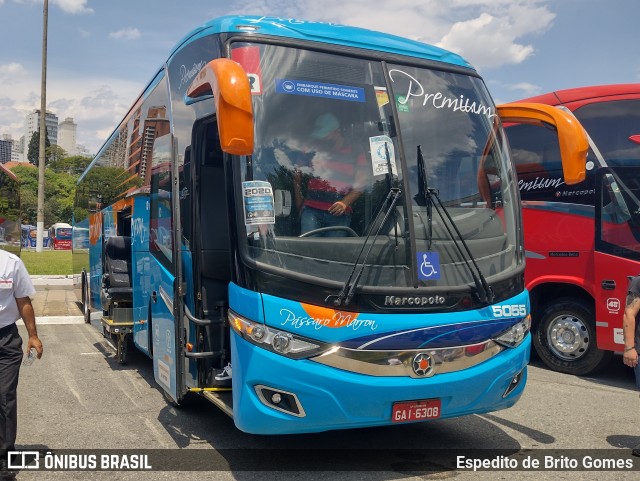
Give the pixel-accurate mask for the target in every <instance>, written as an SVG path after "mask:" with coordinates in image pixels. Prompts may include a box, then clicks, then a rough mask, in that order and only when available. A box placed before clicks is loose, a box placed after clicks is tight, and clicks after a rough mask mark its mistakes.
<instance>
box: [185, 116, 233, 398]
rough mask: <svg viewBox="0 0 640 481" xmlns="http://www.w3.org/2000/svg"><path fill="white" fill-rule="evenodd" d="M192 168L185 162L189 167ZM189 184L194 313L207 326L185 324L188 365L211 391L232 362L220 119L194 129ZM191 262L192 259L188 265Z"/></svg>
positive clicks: (189, 278) (194, 379)
mask: <svg viewBox="0 0 640 481" xmlns="http://www.w3.org/2000/svg"><path fill="white" fill-rule="evenodd" d="M186 165H187V164H186V163H185V166H186ZM187 174H188V176H189V178H188V182H186V183H185V187H187V186H188V187H187V189H186V191H187V192H188V193H189V195H185V196H183V197H184V199H183V200H181V202H182V205H183V208H182V209H181V215H182V220H183V225H184V230H183V235H184V237H185V239H187V241H188V242H189V245H190V247H191V249H190V252H189V256H185V262H184V272H185V284H186V285H187V286H188V287H187V292H186V294H187V296H186V299H185V302H187V304H189V305H191V306H193V307H192V308H191V310H192V314H193V315H194V316H195V317H196V319H202V320H205V322H195V321H192V320H188V321H185V322H186V323H187V324H186V326H185V328H186V330H187V340H188V342H189V343H191V345H192V346H193V352H192V353H188V354H187V355H188V356H189V358H190V359H191V362H190V363H189V366H188V371H189V376H191V380H187V382H188V383H192V384H193V385H194V386H198V387H207V382H208V381H210V380H211V373H212V371H215V370H219V369H221V368H222V367H224V365H225V364H226V363H227V362H229V361H230V357H229V356H230V348H229V331H228V325H227V322H226V306H227V305H228V285H229V281H230V280H231V245H230V239H231V233H230V227H229V226H230V219H229V208H228V205H227V204H228V202H227V197H228V190H227V183H226V179H225V170H224V155H223V152H222V149H221V147H220V139H219V137H218V127H217V123H216V122H215V117H209V118H206V119H203V120H201V121H199V122H198V123H196V124H195V125H194V128H193V137H192V144H191V149H190V162H189V168H188V171H187V170H185V177H186V175H187ZM187 259H188V260H187Z"/></svg>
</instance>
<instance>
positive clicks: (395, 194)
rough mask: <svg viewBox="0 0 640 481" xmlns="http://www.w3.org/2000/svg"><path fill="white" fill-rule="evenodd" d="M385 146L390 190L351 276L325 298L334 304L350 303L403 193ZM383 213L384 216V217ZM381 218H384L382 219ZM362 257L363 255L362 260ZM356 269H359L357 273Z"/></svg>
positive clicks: (371, 226) (368, 233) (370, 229)
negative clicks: (331, 300)
mask: <svg viewBox="0 0 640 481" xmlns="http://www.w3.org/2000/svg"><path fill="white" fill-rule="evenodd" d="M384 148H385V152H386V157H387V180H388V185H389V192H388V193H387V197H386V198H385V200H384V202H383V203H382V205H381V206H380V208H379V209H378V213H377V214H376V216H375V218H374V220H373V222H372V223H371V224H369V229H368V231H367V236H366V237H365V239H364V242H363V243H362V247H361V248H360V252H359V253H358V257H356V260H355V262H354V263H353V266H352V268H351V272H350V273H349V277H347V280H346V281H345V282H344V284H343V285H342V289H340V292H339V293H338V295H337V296H333V295H331V296H327V298H326V299H325V302H328V301H329V299H331V298H333V297H335V299H334V301H333V305H334V306H341V305H345V306H348V305H349V303H350V302H351V299H353V296H354V294H355V290H356V287H357V285H358V282H359V281H360V277H362V273H363V271H364V268H365V266H366V263H367V259H368V258H369V254H370V253H371V250H372V249H373V246H374V245H375V243H376V239H377V238H378V235H380V231H381V230H382V227H383V226H384V225H385V224H386V223H387V219H388V218H389V215H390V214H391V212H395V206H396V204H397V202H398V199H399V198H400V196H401V195H402V190H400V189H399V188H398V187H393V171H392V170H391V155H390V154H389V147H388V145H387V144H386V142H385V145H384ZM383 215H384V217H382V216H383ZM381 218H382V220H381V221H380V219H381ZM396 224H397V222H396ZM376 226H377V227H376ZM374 227H376V231H375V234H373V241H372V242H371V243H370V244H369V239H370V238H371V235H372V231H373V228H374ZM395 229H396V245H397V243H398V233H397V226H396V228H395ZM367 244H369V249H368V250H367V253H366V254H365V255H364V257H362V253H363V252H364V249H365V247H367ZM360 257H362V261H360ZM359 264H360V269H359V270H358V265H359ZM356 270H358V273H357V274H356ZM354 275H355V278H354ZM352 280H353V282H352Z"/></svg>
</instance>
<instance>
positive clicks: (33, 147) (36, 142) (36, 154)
mask: <svg viewBox="0 0 640 481" xmlns="http://www.w3.org/2000/svg"><path fill="white" fill-rule="evenodd" d="M44 145H45V152H46V149H47V148H49V147H50V146H51V142H49V133H48V132H47V131H46V130H45V134H44ZM27 159H29V163H30V164H33V165H38V161H39V159H40V131H39V130H37V131H35V132H34V133H33V135H32V136H31V140H30V141H29V150H28V151H27ZM45 162H46V157H45Z"/></svg>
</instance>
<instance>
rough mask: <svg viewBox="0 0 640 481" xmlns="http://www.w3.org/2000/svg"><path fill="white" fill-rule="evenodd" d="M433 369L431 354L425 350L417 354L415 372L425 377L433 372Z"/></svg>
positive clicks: (414, 362) (414, 360)
mask: <svg viewBox="0 0 640 481" xmlns="http://www.w3.org/2000/svg"><path fill="white" fill-rule="evenodd" d="M432 370H433V362H432V361H431V356H430V355H429V354H425V353H423V352H421V353H419V354H416V356H415V357H414V358H413V372H415V373H416V375H418V376H420V377H424V376H427V375H428V374H431V371H432Z"/></svg>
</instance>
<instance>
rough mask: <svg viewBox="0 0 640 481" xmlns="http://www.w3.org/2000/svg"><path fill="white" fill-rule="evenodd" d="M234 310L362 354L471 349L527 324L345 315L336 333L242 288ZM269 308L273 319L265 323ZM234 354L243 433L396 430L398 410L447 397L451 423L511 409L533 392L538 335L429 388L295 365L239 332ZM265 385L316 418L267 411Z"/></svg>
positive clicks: (460, 315) (488, 318) (234, 292)
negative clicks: (530, 375)
mask: <svg viewBox="0 0 640 481" xmlns="http://www.w3.org/2000/svg"><path fill="white" fill-rule="evenodd" d="M229 302H230V306H229V307H230V308H231V309H232V310H234V311H235V312H236V313H238V314H240V315H242V316H244V317H247V318H249V319H251V320H254V321H258V322H264V323H266V324H267V325H269V326H271V327H274V328H277V329H282V330H283V331H288V332H292V333H295V334H297V335H300V336H304V337H308V338H311V339H317V340H322V341H325V342H329V343H335V344H336V345H340V346H344V347H349V348H354V349H356V348H359V347H360V348H362V347H363V346H366V347H367V348H370V349H382V350H384V349H400V350H402V349H425V348H429V347H434V348H435V347H447V346H460V345H469V344H474V343H479V342H483V341H486V340H487V339H490V338H492V337H495V336H496V335H497V334H499V333H501V332H503V331H504V330H506V329H507V328H509V327H510V326H512V325H513V324H514V323H516V322H518V321H519V320H520V319H521V318H522V316H519V317H505V318H494V316H493V315H492V313H493V310H492V309H491V307H487V308H483V309H480V310H475V311H461V312H454V313H444V314H443V313H437V314H436V313H434V314H402V315H398V314H362V315H359V314H357V313H350V314H351V316H346V315H345V313H340V312H338V313H337V314H336V316H337V317H335V318H334V319H338V321H339V322H337V323H335V322H334V323H333V324H334V325H333V326H332V327H329V326H328V325H327V322H325V319H319V318H312V317H311V316H310V315H309V314H308V313H307V312H306V311H305V308H306V309H309V306H305V305H303V304H301V303H299V302H294V301H290V300H286V299H279V298H276V297H273V296H268V295H260V294H258V293H255V292H251V291H247V290H245V289H242V288H240V287H238V286H236V285H235V284H230V287H229ZM499 305H504V306H507V305H509V306H513V305H521V306H525V309H526V312H527V313H528V312H529V296H528V292H526V291H525V292H522V293H521V294H519V295H517V296H515V297H513V298H511V299H508V300H506V301H504V302H501V303H500V304H499ZM262 309H264V319H260V318H259V317H256V316H258V313H259V312H260V311H261V310H262ZM322 311H323V309H322V308H321V309H320V310H319V311H315V312H322ZM326 311H331V310H326ZM501 312H504V311H502V310H501ZM358 319H359V320H360V323H358V322H357V321H358ZM342 321H344V322H342ZM231 345H232V359H233V410H234V421H235V423H236V425H237V426H238V428H240V429H241V430H243V431H246V432H250V433H255V434H285V433H302V432H316V431H325V430H330V429H341V428H351V427H366V426H380V425H387V424H392V420H391V410H392V405H393V403H395V402H400V401H411V400H419V399H432V398H439V399H440V400H441V402H442V414H441V418H448V417H455V416H461V415H466V414H472V413H483V412H489V411H495V410H499V409H505V408H507V407H510V406H512V405H513V404H514V403H515V402H516V401H517V400H518V398H519V397H520V395H521V394H522V391H523V389H524V385H525V381H526V365H527V363H528V362H529V354H530V350H531V336H530V335H527V337H526V338H525V340H524V341H523V342H522V344H520V345H519V346H517V347H516V348H506V349H505V350H504V351H502V352H501V353H499V354H498V355H496V356H494V357H492V358H491V359H489V360H487V361H485V362H483V363H481V364H479V365H477V366H473V367H471V368H468V369H465V370H462V371H458V372H452V373H444V374H437V375H435V376H433V377H431V378H422V379H413V378H409V377H376V376H367V375H363V374H357V373H353V372H347V371H343V370H339V369H335V368H333V367H329V366H325V365H322V364H319V363H316V362H314V361H312V360H308V359H306V360H292V359H289V358H287V357H285V356H281V355H278V354H275V353H273V352H270V351H267V350H265V349H263V348H260V347H257V346H255V345H253V344H251V343H248V342H247V341H245V340H244V339H242V338H241V337H239V336H238V335H237V334H235V333H234V332H232V336H231ZM523 370H524V373H523V374H524V375H523V379H522V380H521V382H520V384H519V385H518V387H517V388H516V389H514V390H513V392H511V393H510V394H509V395H508V396H506V397H505V398H503V397H502V396H503V394H504V392H505V390H506V389H507V387H508V386H509V384H510V382H511V380H512V378H513V377H514V376H515V375H516V374H517V373H518V372H520V371H523ZM274 373H277V375H274ZM258 384H262V385H266V386H269V387H273V388H276V389H280V390H283V391H287V392H291V393H295V394H296V396H297V397H298V398H299V400H300V402H301V404H302V407H303V409H304V410H305V413H306V416H305V417H302V418H298V417H294V416H291V415H288V414H285V413H282V412H279V411H276V410H274V409H271V408H269V407H267V406H265V405H264V404H262V402H260V400H259V398H258V396H257V395H256V392H255V390H254V386H255V385H258Z"/></svg>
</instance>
